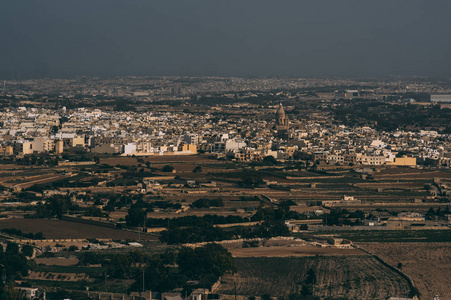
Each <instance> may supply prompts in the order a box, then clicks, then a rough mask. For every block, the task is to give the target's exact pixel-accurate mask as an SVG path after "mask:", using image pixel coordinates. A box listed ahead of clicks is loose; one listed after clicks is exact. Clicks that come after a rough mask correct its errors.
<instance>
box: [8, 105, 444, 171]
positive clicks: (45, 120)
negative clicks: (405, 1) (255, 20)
mask: <svg viewBox="0 0 451 300" xmlns="http://www.w3.org/2000/svg"><path fill="white" fill-rule="evenodd" d="M214 108H215V107H213V109H214ZM232 109H233V108H232ZM236 109H237V110H241V111H243V110H244V111H245V110H249V111H251V110H252V109H255V108H252V107H239V108H236ZM217 110H218V111H220V110H221V107H220V106H219V107H217ZM267 111H268V112H269V113H267V118H249V117H246V116H244V115H239V114H238V115H235V116H230V117H227V114H224V116H223V117H218V114H213V113H208V112H207V113H194V114H193V113H190V112H183V111H180V112H167V111H166V112H159V113H158V112H121V111H106V110H100V109H86V108H78V109H73V110H66V109H65V108H62V109H60V110H49V109H42V108H39V109H38V108H25V107H19V108H17V109H6V110H3V111H1V112H0V119H1V120H2V121H1V122H0V155H3V156H11V155H15V156H18V157H21V156H24V155H28V154H33V153H55V154H62V153H63V152H65V151H67V150H69V149H73V148H75V149H77V148H81V149H85V150H88V151H90V152H93V153H108V154H116V155H124V156H125V155H130V156H132V155H136V156H139V155H145V156H150V155H190V154H196V153H198V152H200V153H213V154H215V155H216V156H217V157H228V158H229V159H235V160H237V161H261V160H263V159H264V158H265V157H267V156H273V157H274V158H275V159H278V160H287V159H292V158H294V159H301V160H308V161H309V163H310V164H311V165H313V164H314V165H316V166H317V167H318V168H323V169H327V168H336V167H352V166H356V165H364V166H380V165H398V166H415V165H417V164H424V165H430V166H440V167H450V164H451V153H450V149H451V138H450V136H449V135H442V134H439V133H437V132H436V131H419V132H406V131H396V132H379V131H376V130H374V129H372V128H369V127H357V128H348V127H346V126H343V125H336V124H333V123H331V122H319V123H316V122H315V121H305V120H289V119H288V117H287V115H286V113H285V110H284V107H283V106H282V105H281V104H279V105H277V106H274V107H269V108H267ZM219 114H220V113H219Z"/></svg>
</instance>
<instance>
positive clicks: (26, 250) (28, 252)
mask: <svg viewBox="0 0 451 300" xmlns="http://www.w3.org/2000/svg"><path fill="white" fill-rule="evenodd" d="M33 252H34V249H33V247H32V246H30V245H23V246H22V254H23V255H25V256H28V257H32V256H33Z"/></svg>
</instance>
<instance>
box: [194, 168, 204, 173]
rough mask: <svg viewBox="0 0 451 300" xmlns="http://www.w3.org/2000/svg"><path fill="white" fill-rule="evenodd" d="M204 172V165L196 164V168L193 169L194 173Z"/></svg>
mask: <svg viewBox="0 0 451 300" xmlns="http://www.w3.org/2000/svg"><path fill="white" fill-rule="evenodd" d="M201 172H202V167H201V166H196V167H195V168H194V169H193V173H201Z"/></svg>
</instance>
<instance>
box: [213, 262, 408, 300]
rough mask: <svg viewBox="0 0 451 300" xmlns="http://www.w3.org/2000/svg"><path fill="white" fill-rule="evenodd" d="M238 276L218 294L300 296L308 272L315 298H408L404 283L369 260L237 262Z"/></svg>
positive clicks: (231, 277) (229, 279)
mask: <svg viewBox="0 0 451 300" xmlns="http://www.w3.org/2000/svg"><path fill="white" fill-rule="evenodd" d="M236 264H237V268H238V272H237V274H235V275H229V276H226V277H224V278H223V279H222V282H223V283H222V284H221V287H220V293H223V294H229V295H232V294H234V291H235V287H236V291H237V294H239V295H246V296H261V295H263V294H270V295H271V296H273V297H276V296H277V297H281V296H288V295H289V294H291V293H299V292H300V291H301V288H302V282H303V280H304V279H305V278H306V276H307V275H306V273H307V271H308V270H309V269H310V268H312V269H313V270H314V271H315V274H316V277H317V283H316V284H315V287H314V294H315V295H318V296H321V297H329V296H330V297H345V298H349V299H387V298H388V297H391V296H399V297H401V296H407V294H408V292H409V285H408V282H407V280H405V279H404V278H403V277H401V276H400V275H399V274H397V273H396V272H394V271H392V270H391V269H389V268H387V267H386V266H384V265H382V264H381V263H380V262H378V261H377V260H376V259H375V258H374V257H372V256H341V257H339V256H336V257H324V256H321V257H309V258H236Z"/></svg>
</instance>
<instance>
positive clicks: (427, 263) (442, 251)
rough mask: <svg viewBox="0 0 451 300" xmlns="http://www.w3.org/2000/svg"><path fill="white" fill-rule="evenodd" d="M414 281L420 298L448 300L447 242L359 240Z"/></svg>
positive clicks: (450, 246)
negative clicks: (364, 241)
mask: <svg viewBox="0 0 451 300" xmlns="http://www.w3.org/2000/svg"><path fill="white" fill-rule="evenodd" d="M359 245H361V246H362V247H363V248H365V249H367V250H369V251H371V252H373V253H374V254H377V255H378V256H380V257H381V258H382V259H384V260H385V261H386V262H388V263H390V264H392V265H394V266H397V265H398V264H399V263H401V268H402V270H403V271H404V272H405V273H406V274H407V275H408V276H409V277H410V278H412V280H413V281H414V283H415V285H416V286H417V288H418V290H419V291H420V293H421V295H422V297H421V298H422V299H433V297H434V296H435V295H439V296H440V299H441V300H451V243H390V244H385V243H361V244H359Z"/></svg>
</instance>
